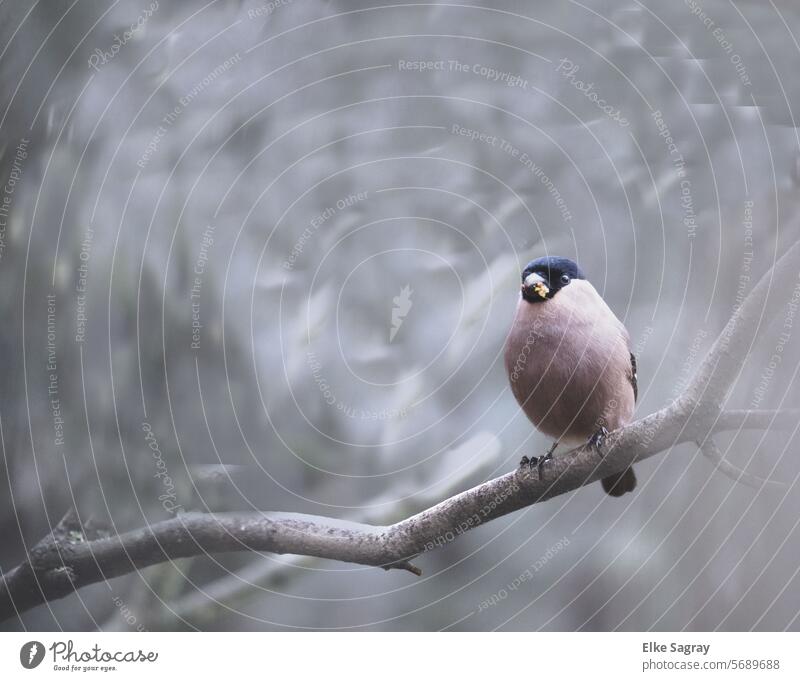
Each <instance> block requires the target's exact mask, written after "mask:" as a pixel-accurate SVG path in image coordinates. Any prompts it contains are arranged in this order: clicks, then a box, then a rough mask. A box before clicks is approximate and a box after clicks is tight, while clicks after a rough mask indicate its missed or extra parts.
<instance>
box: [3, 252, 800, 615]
mask: <svg viewBox="0 0 800 681" xmlns="http://www.w3.org/2000/svg"><path fill="white" fill-rule="evenodd" d="M799 270H800V243H798V244H795V245H794V246H792V247H791V248H790V249H789V250H788V251H787V253H786V254H785V255H784V256H783V257H782V258H781V259H780V260H779V261H778V262H777V263H776V265H775V266H774V267H773V268H772V270H770V272H768V273H767V274H766V275H765V276H764V277H762V279H761V281H760V282H759V283H758V284H757V286H756V287H755V288H754V289H753V291H752V292H751V293H750V295H749V296H748V297H747V298H746V299H745V301H744V302H743V304H742V305H741V307H739V308H738V309H737V310H736V311H735V313H734V314H733V316H732V317H731V319H730V320H729V321H728V323H727V325H726V326H725V329H724V330H723V332H722V333H721V334H720V336H719V338H718V339H717V340H716V342H715V343H714V345H713V346H712V348H711V350H709V352H708V354H707V355H706V357H705V358H704V360H703V362H702V364H701V365H700V367H699V369H698V371H697V374H696V375H695V377H694V378H693V379H692V382H691V383H690V384H689V386H688V387H687V389H686V390H685V392H684V393H683V394H682V395H681V396H680V397H679V398H678V399H677V400H675V401H674V402H672V403H671V404H669V405H668V406H667V407H665V408H664V409H661V410H660V411H657V412H655V413H653V414H650V415H649V416H645V417H644V418H642V419H639V420H638V421H635V422H634V423H631V424H630V425H628V426H626V427H625V428H623V429H620V430H618V431H615V432H614V433H611V435H610V436H609V438H608V442H607V445H606V454H605V456H604V457H602V458H600V457H599V456H598V455H597V453H596V452H595V451H593V450H591V449H587V448H585V447H578V448H576V449H574V450H572V451H571V452H569V453H567V454H565V455H563V456H560V457H558V458H556V459H554V460H552V461H551V464H552V465H549V466H548V467H547V468H546V469H545V470H544V474H543V478H542V479H540V478H539V477H538V473H537V472H536V470H528V469H527V468H522V469H519V470H515V471H513V472H511V473H506V474H505V475H502V476H500V477H498V478H495V479H493V480H489V481H487V482H484V483H482V484H480V485H478V486H476V487H473V488H472V489H470V490H467V491H465V492H461V493H459V494H456V495H454V496H451V497H449V498H447V499H445V500H444V501H442V502H440V503H438V504H436V505H435V506H432V507H431V508H428V509H426V510H424V511H421V512H420V513H417V514H415V515H413V516H411V517H409V518H407V519H405V520H402V521H400V522H397V523H395V524H393V525H389V526H379V525H369V524H364V523H353V522H345V521H340V520H336V519H332V518H323V517H317V516H311V515H300V514H288V513H248V514H238V513H225V514H208V513H187V514H182V515H179V516H177V517H175V518H173V519H170V520H167V521H164V522H161V523H158V524H155V525H152V526H149V527H145V528H141V529H137V530H133V531H131V532H127V533H125V534H122V535H119V536H108V534H107V533H106V532H104V531H103V530H102V529H101V528H96V527H92V526H91V525H89V524H88V523H87V524H81V523H80V522H79V519H78V518H77V516H76V514H75V513H73V512H70V513H69V514H67V516H65V518H64V519H63V520H62V522H61V523H59V525H58V526H57V527H56V528H55V529H54V531H53V532H52V533H51V535H49V536H48V537H47V538H46V539H44V540H43V541H42V542H40V543H39V544H38V545H36V546H35V547H34V548H33V549H32V550H31V551H30V555H29V557H28V561H27V562H25V563H23V564H22V565H20V566H18V567H16V568H14V569H13V570H11V571H10V572H8V573H6V574H5V575H4V578H3V581H2V583H0V619H6V618H8V617H11V616H13V615H14V614H15V613H20V612H23V611H25V610H27V609H29V608H31V607H34V606H36V605H39V604H41V603H44V602H46V601H50V600H54V599H57V598H61V597H63V596H67V595H69V594H71V593H73V592H74V591H75V590H76V589H79V588H81V587H83V586H86V585H87V584H92V583H95V582H99V581H103V580H106V579H111V578H113V577H118V576H120V575H124V574H127V573H130V572H133V571H134V570H138V569H141V568H144V567H148V566H150V565H155V564H157V563H161V562H164V561H166V560H173V559H176V558H186V557H189V556H197V555H202V554H204V553H216V552H225V551H269V552H272V553H291V554H298V555H306V556H316V557H319V558H330V559H333V560H340V561H346V562H349V563H360V564H362V565H372V566H377V567H383V568H385V569H392V568H394V569H404V570H408V571H410V572H412V573H414V574H419V570H418V569H417V568H416V567H415V566H414V565H413V564H412V563H411V562H410V561H411V560H413V559H414V558H415V557H416V556H419V555H420V554H422V553H425V552H427V551H430V550H432V549H434V548H436V547H437V546H441V545H444V544H446V543H449V542H451V541H453V540H454V539H455V538H456V537H458V536H460V535H461V534H463V533H464V532H467V531H469V530H470V529H473V528H475V527H478V526H479V525H482V524H484V523H486V522H489V521H490V520H494V519H495V518H499V517H501V516H504V515H507V514H509V513H512V512H514V511H517V510H519V509H521V508H525V507H527V506H530V505H532V504H535V503H538V502H541V501H545V500H547V499H551V498H552V497H555V496H558V495H560V494H564V493H566V492H571V491H574V490H576V489H578V488H580V487H582V486H584V485H587V484H589V483H592V482H595V481H596V480H599V479H601V478H604V477H606V476H609V475H612V474H614V473H619V472H621V471H622V470H624V469H625V468H627V467H628V466H630V465H631V464H632V463H635V462H636V461H641V460H643V459H646V458H648V457H651V456H654V455H655V454H658V453H659V452H662V451H664V450H665V449H669V448H671V447H673V446H675V445H678V444H681V443H686V442H693V443H697V444H698V446H700V447H701V449H702V450H703V452H704V453H705V454H706V455H707V456H709V457H710V458H712V459H713V460H714V461H715V463H716V464H717V465H718V466H719V467H721V468H723V469H724V470H725V471H726V472H727V473H728V474H730V475H732V476H733V477H734V478H736V479H738V480H741V481H744V480H745V479H746V480H747V481H748V482H750V483H751V484H753V485H755V486H756V487H759V488H760V487H763V486H764V485H768V484H770V481H766V480H763V479H761V478H758V477H756V476H751V475H748V474H745V473H743V472H742V471H739V470H738V469H735V468H734V467H732V466H731V465H730V464H728V463H727V462H726V461H725V460H724V458H723V457H722V455H721V454H720V453H719V450H718V449H717V448H716V446H715V445H714V443H713V441H712V439H711V437H712V436H713V435H714V434H715V433H718V432H720V431H723V430H738V429H740V428H768V427H776V426H777V427H796V426H797V419H796V416H797V412H796V411H786V412H780V411H779V412H773V411H740V410H734V411H726V410H725V402H726V399H727V395H728V393H729V391H730V389H731V386H732V385H733V384H734V383H735V381H736V379H737V377H738V375H739V372H740V371H741V369H742V366H743V364H744V361H745V359H746V358H747V356H748V354H749V352H750V350H751V347H752V345H753V343H754V342H755V337H756V334H757V333H758V331H759V330H761V329H762V328H764V327H765V326H766V325H767V324H768V323H769V321H770V320H771V319H773V318H774V317H775V315H776V314H777V313H778V312H779V310H780V307H779V306H778V305H774V304H772V305H768V303H769V302H770V292H771V291H773V290H775V291H779V292H783V291H791V290H793V288H794V286H795V285H796V284H797V278H798V274H797V273H798V271H799Z"/></svg>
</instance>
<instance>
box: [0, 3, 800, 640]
mask: <svg viewBox="0 0 800 681" xmlns="http://www.w3.org/2000/svg"><path fill="white" fill-rule="evenodd" d="M0 26H1V27H2V28H0V85H2V93H3V95H2V99H1V100H0V104H2V107H0V184H1V185H2V187H0V192H3V194H2V195H0V202H3V201H4V199H3V198H2V197H8V200H7V201H5V203H0V223H1V224H0V285H1V286H2V291H3V295H2V320H3V323H2V325H0V380H1V381H2V383H0V385H1V386H2V387H1V388H0V418H1V419H2V420H1V424H2V435H3V440H2V444H3V447H2V453H3V463H4V465H3V466H2V467H0V536H2V537H3V547H2V551H0V568H2V569H3V570H8V569H9V568H11V567H13V566H14V565H16V564H17V563H19V562H20V561H21V560H22V559H23V558H24V556H25V550H26V547H28V548H29V547H30V546H31V545H32V544H33V543H35V542H36V541H37V540H38V539H39V538H41V537H42V536H44V535H45V534H46V533H47V531H48V530H49V528H50V527H51V526H52V525H53V524H54V523H55V522H57V520H58V519H59V518H60V517H61V516H62V515H63V514H64V513H65V512H66V510H67V509H68V508H69V507H70V506H71V505H73V504H76V505H77V508H78V510H79V512H80V513H81V517H83V518H88V517H90V516H91V517H94V518H96V519H97V520H98V521H100V522H105V523H108V524H109V525H111V526H112V527H113V528H116V529H117V530H119V531H123V530H126V529H131V528H134V527H138V526H141V525H143V524H145V523H151V522H156V521H158V520H161V519H164V518H168V517H171V514H172V513H174V512H178V511H180V510H181V509H187V510H192V509H194V510H219V511H223V510H252V509H264V510H282V511H293V512H307V513H313V514H318V515H328V516H334V517H339V518H349V519H357V520H363V521H368V522H374V523H379V524H386V523H390V522H393V521H395V520H398V519H400V518H402V517H405V516H406V515H408V514H410V513H413V512H416V511H418V510H420V509H422V508H425V507H427V506H429V505H431V504H433V503H436V502H437V501H439V500H441V499H443V498H445V497H446V496H448V495H450V494H453V493H455V492H456V491H459V490H461V489H466V488H467V487H468V486H471V485H474V484H477V483H479V482H481V481H482V480H485V479H488V478H490V477H493V476H496V475H499V474H501V473H503V472H506V471H508V470H510V469H512V468H513V467H514V466H516V465H517V462H518V461H519V459H520V457H521V456H522V455H523V454H528V455H531V454H536V453H540V452H541V451H542V450H543V449H544V448H545V447H546V446H548V444H549V443H548V442H547V441H546V440H545V439H544V438H543V437H542V436H540V435H538V434H536V433H535V432H534V431H533V428H532V426H531V425H530V424H529V423H528V422H527V421H526V419H525V418H524V416H523V415H522V414H521V412H520V410H519V408H518V407H517V405H516V403H515V401H514V399H513V397H512V396H511V393H510V392H509V390H508V389H507V385H506V377H505V373H504V370H503V367H502V363H501V361H500V353H501V351H502V346H503V343H504V340H505V334H506V332H507V329H508V327H509V324H510V321H511V318H512V316H513V310H514V306H515V304H516V299H517V295H518V272H519V270H520V269H521V267H522V266H523V265H524V263H526V262H527V261H528V260H530V259H532V258H533V257H537V256H540V255H543V254H546V253H550V254H559V255H565V256H569V257H572V258H574V259H576V260H578V261H579V262H580V264H581V266H582V267H583V269H584V270H585V271H586V273H587V275H588V277H589V278H590V279H591V280H592V281H593V282H594V284H595V286H596V287H597V288H598V290H600V291H601V293H602V294H603V295H604V297H605V298H606V300H607V301H608V302H609V304H610V305H611V307H612V308H613V309H614V311H615V312H616V313H617V315H618V316H619V317H620V318H621V319H624V321H625V323H626V325H627V327H628V329H629V330H630V333H631V337H632V339H633V343H634V347H635V351H636V353H637V354H638V356H639V381H640V402H639V406H638V413H639V414H640V415H644V414H647V413H649V412H650V411H653V410H655V409H657V408H659V407H661V406H663V405H665V404H666V403H667V402H668V401H669V400H671V399H673V398H674V397H675V396H676V395H677V394H678V393H679V392H680V390H681V389H682V387H683V386H684V385H685V384H686V382H687V381H688V380H689V378H690V377H691V375H692V372H693V370H694V368H695V367H696V365H697V363H698V362H699V360H700V359H701V358H702V355H703V353H704V352H705V351H706V350H707V349H708V347H709V346H710V344H711V343H712V342H713V340H714V338H715V337H716V335H717V333H718V332H719V331H720V330H721V328H722V326H723V325H724V323H725V321H726V320H727V319H728V317H729V316H730V314H731V312H732V311H733V309H734V308H735V306H736V304H737V303H738V302H740V301H741V299H742V297H743V295H745V294H746V292H747V291H748V290H750V288H752V286H753V285H754V283H755V281H756V280H757V279H758V277H759V276H761V274H762V273H764V272H766V271H767V270H768V269H769V267H770V266H771V264H772V263H773V261H774V259H775V258H776V256H777V255H779V254H780V253H781V252H782V250H784V249H785V248H786V246H787V245H788V244H791V243H793V242H794V241H796V239H797V238H798V229H797V224H798V223H797V213H798V198H797V196H798V194H797V191H798V179H800V178H798V172H800V165H798V150H799V149H800V142H799V139H800V138H799V137H798V130H797V118H796V116H798V115H799V114H800V111H798V104H800V81H798V78H797V70H798V64H799V63H800V47H799V46H798V42H797V34H798V29H800V8H798V7H797V6H796V5H795V4H794V3H787V2H778V3H764V2H755V1H738V2H735V3H734V2H724V1H722V0H719V1H717V0H704V1H703V2H702V3H701V2H700V1H699V0H697V1H695V0H686V1H685V2H674V3H658V2H652V1H649V2H646V3H640V2H624V1H621V2H609V1H607V0H596V1H591V2H587V3H583V4H582V3H578V2H564V3H545V2H536V3H524V2H498V3H492V7H491V8H489V7H480V6H478V5H474V6H473V5H469V4H462V5H455V4H453V5H448V4H427V3H424V4H420V3H417V4H409V5H403V4H399V5H391V6H379V5H377V4H375V5H373V4H372V3H362V2H358V3H353V2H341V1H338V2H333V1H330V2H322V1H316V0H295V1H294V2H292V1H291V0H285V1H284V2H267V3H259V2H258V1H257V0H253V1H250V2H222V1H217V2H209V3H205V2H190V1H181V2H167V1H166V0H160V1H154V2H150V0H136V1H135V2H125V3H122V2H114V3H105V2H98V1H87V0H81V1H80V2H66V1H61V0H57V1H56V0H54V1H51V2H46V3H45V2H42V1H38V2H28V3H11V2H6V3H3V4H2V5H0ZM774 296H775V298H774V300H775V301H776V304H781V305H787V304H788V303H789V302H790V299H791V296H792V292H791V291H776V292H774ZM781 331H782V329H781V328H780V324H777V325H774V326H771V327H769V328H766V329H762V330H761V333H760V334H759V337H758V340H757V341H756V342H755V344H754V350H753V353H752V355H751V356H750V357H749V359H748V361H747V363H746V365H745V366H744V368H743V373H742V376H741V378H740V380H739V381H737V384H736V387H735V390H734V394H733V397H732V401H731V404H732V405H733V406H738V407H748V406H755V407H760V408H768V407H778V406H795V407H796V406H798V388H797V387H796V384H795V383H794V382H793V378H794V374H795V372H796V370H797V368H798V366H800V364H798V359H799V358H800V355H799V354H798V350H797V348H798V343H797V340H798V339H797V338H791V339H790V340H789V342H788V343H786V345H785V347H784V348H782V360H781V364H780V367H779V370H778V371H775V372H774V373H772V374H771V375H769V376H768V377H766V379H765V371H766V370H767V369H768V365H769V361H770V357H771V356H772V355H773V354H774V353H775V347H776V344H777V343H778V342H779V335H780V333H781ZM791 435H792V433H791V432H789V433H787V432H768V433H762V432H754V433H746V434H742V435H738V436H737V437H735V438H733V437H732V436H731V437H726V438H721V439H720V444H721V445H723V450H724V451H725V455H726V457H727V458H728V459H729V460H731V461H732V462H734V463H735V464H736V465H738V466H741V467H742V468H745V469H747V470H748V471H750V472H754V473H757V474H759V475H761V476H762V477H770V478H774V479H776V480H781V481H783V482H785V483H787V484H788V485H789V487H788V488H787V489H786V490H780V491H775V490H766V489H765V490H761V491H757V490H753V489H751V488H748V487H745V486H741V485H736V484H735V483H734V482H732V481H731V480H730V479H728V478H727V477H724V476H722V475H721V474H720V473H718V472H715V470H714V468H713V465H712V464H711V463H710V462H709V461H708V460H706V459H704V458H703V457H702V456H701V455H699V454H698V453H697V452H695V451H694V450H693V449H692V448H691V447H688V446H681V447H678V448H676V449H674V450H673V451H670V452H667V453H665V454H663V455H660V456H657V457H654V458H652V459H650V460H648V461H647V462H645V463H643V464H641V465H639V466H638V476H639V481H640V485H639V488H638V489H637V491H636V493H635V495H628V496H626V497H624V498H622V499H619V500H615V499H610V498H606V497H605V496H604V495H603V494H602V492H601V489H600V486H599V485H592V486H590V487H588V488H585V489H582V490H579V491H577V492H575V493H573V494H569V495H566V496H564V497H559V498H557V499H554V500H551V501H549V502H547V503H545V504H541V505H536V506H534V507H532V508H529V509H527V510H525V511H523V512H520V513H517V514H514V515H512V516H510V517H506V518H503V519H501V520H499V521H496V522H493V523H491V524H490V525H487V526H485V527H480V528H478V529H476V530H474V531H472V532H470V533H468V534H466V535H464V536H462V537H461V538H459V540H458V541H456V542H453V543H452V544H450V545H448V546H446V547H443V548H440V549H438V550H436V551H434V552H432V553H429V554H427V555H425V556H423V557H422V558H420V559H419V565H420V566H421V567H422V568H423V569H424V576H423V577H422V578H420V579H417V578H414V577H412V576H410V575H408V574H406V573H395V572H394V571H393V572H391V573H386V572H384V571H382V570H378V569H369V568H363V567H360V566H353V565H344V564H337V563H333V562H327V561H321V560H313V559H307V558H297V557H292V556H273V555H261V554H248V553H239V554H230V555H215V556H211V557H202V558H195V559H187V560H182V561H178V562H175V563H172V564H165V565H160V566H156V567H152V568H149V569H147V570H144V571H142V572H140V573H138V574H132V575H128V576H126V577H122V578H118V579H115V580H113V581H112V582H110V583H108V584H97V585H94V586H92V587H89V588H86V589H83V590H81V591H80V592H79V593H78V594H76V595H75V596H72V597H70V598H67V599H64V600H61V601H56V602H53V603H50V604H49V605H47V606H42V607H39V608H37V609H35V610H33V611H30V612H28V613H26V614H25V615H24V616H23V617H22V620H21V621H11V622H5V623H3V624H2V625H0V626H2V627H4V628H6V629H22V627H23V626H24V627H25V628H28V629H58V628H63V629H95V628H98V629H104V630H116V629H118V630H135V629H149V630H161V629H165V630H171V629H178V630H189V629H193V628H196V629H223V630H251V629H275V630H284V629H360V630H364V629H375V630H420V629H422V630H434V629H442V628H450V629H462V630H490V629H495V628H500V629H506V630H508V629H524V630H535V629H558V630H576V629H584V630H613V629H623V630H646V629H653V630H680V629H689V630H703V629H722V630H738V629H751V628H752V629H758V630H772V629H785V628H788V629H798V628H800V621H799V620H798V613H799V612H800V607H799V606H798V603H799V602H800V599H799V597H800V578H799V577H798V571H800V563H799V562H798V551H797V547H798V539H800V537H799V536H798V532H797V520H796V519H797V517H798V514H800V498H798V494H797V484H796V481H797V476H798V474H799V473H800V461H799V460H798V457H797V446H796V444H797V440H796V439H795V438H792V437H791ZM219 464H225V465H227V466H231V468H228V469H225V470H226V471H227V472H229V473H230V474H231V475H230V478H229V477H228V474H227V473H223V474H220V475H218V476H217V478H218V479H217V480H216V481H211V482H209V481H201V480H199V479H198V477H197V474H196V472H197V471H198V470H208V469H207V468H198V467H208V466H214V465H219Z"/></svg>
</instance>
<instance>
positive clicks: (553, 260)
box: [522, 255, 585, 303]
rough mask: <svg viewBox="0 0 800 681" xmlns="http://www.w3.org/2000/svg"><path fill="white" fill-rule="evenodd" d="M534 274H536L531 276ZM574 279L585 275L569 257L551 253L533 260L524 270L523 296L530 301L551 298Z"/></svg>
mask: <svg viewBox="0 0 800 681" xmlns="http://www.w3.org/2000/svg"><path fill="white" fill-rule="evenodd" d="M532 274H533V275H536V276H533V277H531V276H530V275H532ZM529 277H530V279H529ZM573 279H585V277H584V276H583V272H581V268H580V267H578V265H577V263H575V262H574V261H573V260H570V259H569V258H560V257H558V256H554V255H549V256H546V257H544V258H537V259H536V260H531V261H530V262H529V263H528V264H527V265H526V267H525V269H524V270H522V297H523V298H524V299H525V300H527V301H528V302H529V303H540V302H542V301H544V300H549V299H550V298H552V297H553V296H554V295H555V294H556V293H558V292H559V291H560V290H561V289H562V288H564V287H565V286H567V285H568V284H569V282H571V281H572V280H573Z"/></svg>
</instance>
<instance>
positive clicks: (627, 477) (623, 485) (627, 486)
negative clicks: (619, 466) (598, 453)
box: [601, 466, 636, 497]
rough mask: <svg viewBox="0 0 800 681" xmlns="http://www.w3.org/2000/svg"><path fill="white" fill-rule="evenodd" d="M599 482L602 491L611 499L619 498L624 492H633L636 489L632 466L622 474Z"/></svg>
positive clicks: (610, 476)
mask: <svg viewBox="0 0 800 681" xmlns="http://www.w3.org/2000/svg"><path fill="white" fill-rule="evenodd" d="M601 482H602V483H603V490H604V491H605V492H606V494H610V495H611V496H612V497H621V496H622V495H623V494H625V492H633V490H634V489H636V475H635V474H634V472H633V467H632V466H629V467H628V468H626V469H625V470H624V471H622V473H617V474H616V475H609V476H608V477H607V478H603V480H602V481H601Z"/></svg>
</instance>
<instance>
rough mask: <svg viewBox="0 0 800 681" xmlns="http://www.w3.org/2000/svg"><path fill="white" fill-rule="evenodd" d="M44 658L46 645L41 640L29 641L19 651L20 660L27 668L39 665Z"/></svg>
mask: <svg viewBox="0 0 800 681" xmlns="http://www.w3.org/2000/svg"><path fill="white" fill-rule="evenodd" d="M43 659H44V645H43V644H41V643H39V641H28V642H27V643H26V644H25V645H24V646H22V648H20V651H19V661H20V662H21V663H22V666H23V667H25V669H33V668H35V667H38V666H39V665H40V664H41V663H42V660H43Z"/></svg>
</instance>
